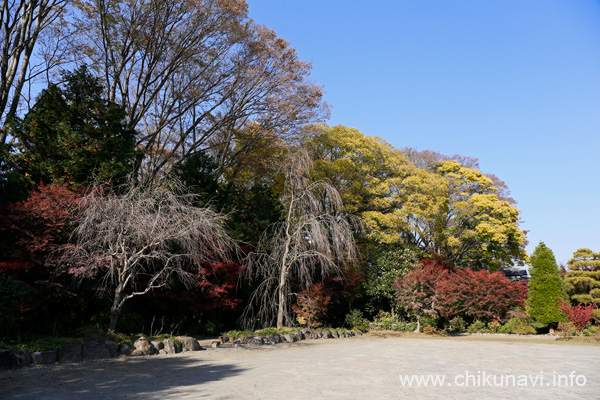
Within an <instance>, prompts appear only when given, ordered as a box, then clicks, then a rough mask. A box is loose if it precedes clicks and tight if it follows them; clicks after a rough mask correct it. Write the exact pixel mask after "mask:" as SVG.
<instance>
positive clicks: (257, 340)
mask: <svg viewBox="0 0 600 400" xmlns="http://www.w3.org/2000/svg"><path fill="white" fill-rule="evenodd" d="M246 344H247V345H248V346H262V345H263V341H262V338H261V337H259V336H254V337H251V338H250V339H248V342H247V343H246Z"/></svg>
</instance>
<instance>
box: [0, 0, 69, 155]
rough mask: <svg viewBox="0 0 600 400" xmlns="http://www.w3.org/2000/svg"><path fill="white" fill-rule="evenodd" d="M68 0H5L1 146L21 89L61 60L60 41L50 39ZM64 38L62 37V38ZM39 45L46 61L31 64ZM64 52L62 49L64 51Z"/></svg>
mask: <svg viewBox="0 0 600 400" xmlns="http://www.w3.org/2000/svg"><path fill="white" fill-rule="evenodd" d="M68 3H69V1H68V0H5V1H3V2H2V11H1V13H0V38H1V39H2V52H1V53H0V121H1V123H2V126H1V128H2V132H1V133H0V145H4V144H5V143H6V140H7V138H8V130H7V124H9V123H11V122H12V121H13V119H14V118H15V117H16V116H17V112H18V108H19V104H20V102H21V100H22V98H23V97H24V96H23V88H24V87H25V85H26V83H27V82H30V81H31V80H32V79H34V78H35V77H36V76H39V75H41V74H43V73H45V72H47V71H48V70H49V69H50V68H52V67H53V66H54V65H55V64H56V63H58V62H59V61H60V57H59V55H60V53H61V45H60V42H61V40H56V41H53V40H51V36H52V35H53V34H56V33H57V32H59V31H61V28H62V26H61V24H59V23H57V22H59V20H60V19H61V17H62V16H63V14H64V12H65V8H66V6H67V4H68ZM62 39H64V37H62ZM39 42H42V44H43V46H42V47H44V48H45V50H48V51H47V52H44V51H42V53H41V54H40V55H41V56H42V57H41V59H42V60H44V61H45V62H42V63H37V65H33V64H32V63H31V61H32V57H33V56H34V50H35V49H36V45H38V44H39ZM63 51H64V50H63Z"/></svg>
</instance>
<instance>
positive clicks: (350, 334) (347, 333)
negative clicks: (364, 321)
mask: <svg viewBox="0 0 600 400" xmlns="http://www.w3.org/2000/svg"><path fill="white" fill-rule="evenodd" d="M346 335H347V336H348V337H352V336H356V333H354V331H347V332H346Z"/></svg>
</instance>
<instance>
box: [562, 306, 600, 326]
mask: <svg viewBox="0 0 600 400" xmlns="http://www.w3.org/2000/svg"><path fill="white" fill-rule="evenodd" d="M560 311H561V312H562V313H563V314H565V315H566V316H567V318H568V319H569V322H571V323H572V324H573V325H574V326H575V329H577V331H579V332H581V331H583V330H584V329H585V327H586V326H587V324H589V323H590V321H591V320H592V318H594V312H595V311H596V307H595V306H594V304H592V303H590V304H578V305H576V306H571V304H569V303H568V302H566V301H563V302H561V303H560Z"/></svg>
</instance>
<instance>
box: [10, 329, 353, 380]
mask: <svg viewBox="0 0 600 400" xmlns="http://www.w3.org/2000/svg"><path fill="white" fill-rule="evenodd" d="M362 334H363V333H362V332H361V331H345V332H342V331H337V330H327V329H325V330H321V331H317V330H314V329H302V330H298V331H293V332H291V333H286V334H283V335H280V334H276V335H266V336H258V335H256V336H245V337H241V338H232V337H228V336H219V340H213V341H212V342H211V343H210V347H211V348H213V349H216V348H220V347H243V346H246V347H256V346H263V345H276V344H278V343H294V342H297V341H299V340H305V339H336V338H344V337H351V336H361V335H362ZM175 339H176V340H175V341H172V340H171V339H164V340H162V341H150V340H148V339H147V338H146V337H144V336H141V337H140V338H139V339H137V340H136V341H135V342H134V343H133V347H130V346H129V345H127V344H125V345H123V346H121V347H119V345H118V344H117V343H116V342H113V341H110V340H106V341H103V340H88V341H84V342H83V344H66V345H63V346H61V347H60V348H58V349H57V350H49V351H40V352H34V353H32V354H29V353H28V352H26V351H25V350H19V349H11V350H0V371H2V370H11V369H19V368H23V367H27V366H32V365H49V364H68V363H79V362H82V361H85V360H99V359H106V358H115V357H126V356H152V355H163V354H177V353H182V352H186V351H201V350H206V348H204V347H202V346H201V345H200V342H199V341H198V340H197V339H196V338H193V337H191V336H176V337H175Z"/></svg>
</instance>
